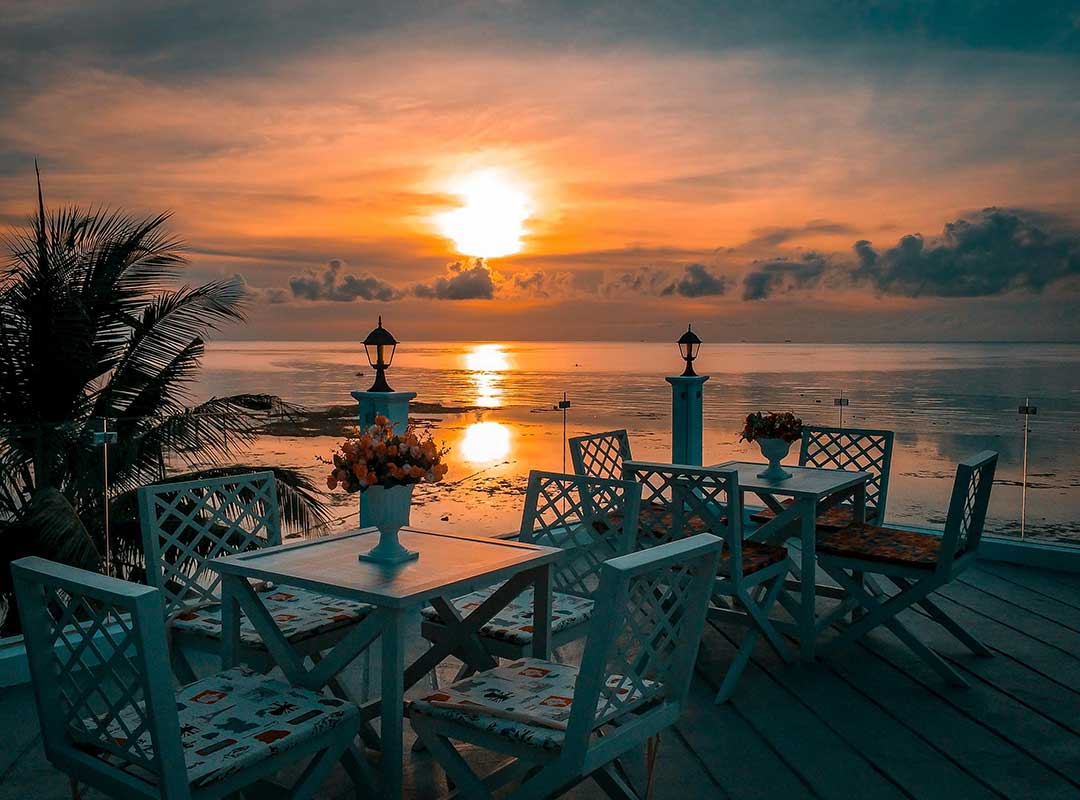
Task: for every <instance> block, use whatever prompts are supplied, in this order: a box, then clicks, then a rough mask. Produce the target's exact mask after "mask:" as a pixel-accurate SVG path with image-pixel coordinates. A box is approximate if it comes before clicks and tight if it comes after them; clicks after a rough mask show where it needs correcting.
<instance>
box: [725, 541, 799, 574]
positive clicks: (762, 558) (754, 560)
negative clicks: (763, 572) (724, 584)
mask: <svg viewBox="0 0 1080 800" xmlns="http://www.w3.org/2000/svg"><path fill="white" fill-rule="evenodd" d="M787 554H788V552H787V548H786V547H782V546H781V545H778V544H768V543H766V542H755V541H752V540H750V539H743V543H742V574H743V575H751V574H753V573H755V572H757V571H758V570H759V569H765V567H768V566H770V565H772V564H779V563H780V562H781V561H784V560H785V559H786V558H787ZM719 572H720V573H721V574H722V575H730V574H731V551H730V550H728V549H727V547H725V548H724V552H723V553H722V554H721V556H720V568H719Z"/></svg>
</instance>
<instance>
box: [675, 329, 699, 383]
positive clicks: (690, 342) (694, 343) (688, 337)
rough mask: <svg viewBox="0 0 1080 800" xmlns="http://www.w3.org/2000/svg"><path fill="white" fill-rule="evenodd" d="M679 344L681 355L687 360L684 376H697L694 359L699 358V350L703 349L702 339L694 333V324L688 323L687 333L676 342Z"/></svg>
mask: <svg viewBox="0 0 1080 800" xmlns="http://www.w3.org/2000/svg"><path fill="white" fill-rule="evenodd" d="M676 344H678V345H679V355H681V356H682V357H683V361H685V362H686V369H684V370H683V374H682V375H681V376H680V377H682V378H696V377H697V373H696V372H694V359H695V358H697V354H698V351H699V350H701V339H699V338H698V335H697V334H696V333H694V326H693V325H687V326H686V333H684V334H683V335H682V336H680V337H679V341H678V342H677V343H676Z"/></svg>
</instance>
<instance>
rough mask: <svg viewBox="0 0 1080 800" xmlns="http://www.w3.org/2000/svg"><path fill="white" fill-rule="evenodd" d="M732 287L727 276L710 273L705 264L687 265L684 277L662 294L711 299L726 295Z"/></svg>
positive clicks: (666, 288) (665, 289)
mask: <svg viewBox="0 0 1080 800" xmlns="http://www.w3.org/2000/svg"><path fill="white" fill-rule="evenodd" d="M730 285H731V281H730V280H729V279H728V278H727V277H726V276H724V275H720V274H718V273H715V272H712V271H710V270H709V268H708V267H706V266H705V265H704V264H687V265H686V268H685V269H684V270H683V274H682V276H681V277H680V278H679V279H678V280H677V281H675V282H674V283H671V284H668V285H667V286H666V287H664V289H663V291H662V292H661V294H662V295H665V296H667V295H672V294H678V295H681V296H683V297H711V296H714V295H721V294H724V293H725V292H726V291H727V290H728V287H729V286H730Z"/></svg>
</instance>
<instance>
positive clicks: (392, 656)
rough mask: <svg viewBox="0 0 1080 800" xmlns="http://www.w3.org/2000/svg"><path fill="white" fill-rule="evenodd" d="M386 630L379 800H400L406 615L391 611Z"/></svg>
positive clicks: (388, 610)
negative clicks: (383, 799) (380, 789)
mask: <svg viewBox="0 0 1080 800" xmlns="http://www.w3.org/2000/svg"><path fill="white" fill-rule="evenodd" d="M386 615H387V620H386V626H385V627H384V628H383V632H382V664H381V666H380V668H381V671H382V675H381V679H382V681H381V683H382V697H381V698H380V701H381V708H380V712H381V713H380V717H379V723H380V728H381V730H380V734H381V735H380V738H381V739H382V764H381V765H380V767H381V772H382V791H381V792H380V793H379V797H381V798H386V800H398V798H400V797H401V792H402V782H403V770H404V764H403V759H404V752H403V751H404V745H403V742H402V734H403V729H404V706H405V643H404V641H403V638H404V628H405V612H404V611H403V610H401V609H387V610H386Z"/></svg>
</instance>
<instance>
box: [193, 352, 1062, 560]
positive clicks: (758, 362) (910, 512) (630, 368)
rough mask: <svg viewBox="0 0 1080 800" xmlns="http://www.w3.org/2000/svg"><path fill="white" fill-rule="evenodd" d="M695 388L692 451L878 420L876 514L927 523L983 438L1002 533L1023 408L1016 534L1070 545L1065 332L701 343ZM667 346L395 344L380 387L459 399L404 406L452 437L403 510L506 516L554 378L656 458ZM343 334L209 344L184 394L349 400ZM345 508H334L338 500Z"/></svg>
mask: <svg viewBox="0 0 1080 800" xmlns="http://www.w3.org/2000/svg"><path fill="white" fill-rule="evenodd" d="M697 366H698V371H699V372H700V373H701V374H707V375H710V376H711V377H710V380H709V381H708V383H707V384H706V385H705V439H704V448H705V463H716V462H720V461H723V460H727V459H729V458H736V457H739V458H750V459H753V460H759V459H760V456H759V454H758V452H757V449H756V447H755V446H752V445H747V444H744V443H740V442H739V440H738V433H739V430H740V428H741V423H742V419H743V418H744V417H745V415H746V414H747V413H749V412H750V411H754V410H770V411H788V410H790V411H794V412H795V413H796V414H799V415H800V416H801V417H802V418H803V419H804V420H806V421H808V422H815V423H826V424H836V423H837V422H838V421H839V416H838V415H839V409H838V408H837V407H836V406H835V405H834V403H833V401H834V398H837V397H840V396H841V394H842V395H843V397H845V398H848V400H849V403H850V404H849V405H848V406H846V407H845V408H844V409H843V411H844V420H843V422H844V424H845V425H849V426H852V427H860V426H861V427H874V428H888V429H891V430H894V431H896V434H897V439H896V452H895V455H894V462H893V477H892V483H891V488H890V491H889V508H888V517H889V519H890V520H892V521H895V522H905V523H911V524H926V523H928V522H929V523H930V524H935V525H940V524H941V523H942V522H943V516H944V512H945V509H946V506H947V503H948V496H949V489H950V485H951V480H952V474H953V471H954V469H955V464H956V461H957V460H958V459H960V458H963V457H964V456H967V455H971V454H973V453H975V452H977V451H979V450H982V449H984V448H990V449H994V450H997V451H999V452H1000V453H1001V462H1000V465H999V468H998V478H999V481H998V483H997V485H996V486H995V488H994V494H993V500H992V503H991V513H990V519H989V523H988V524H989V528H990V529H991V530H992V531H993V532H995V533H999V534H1005V535H1011V536H1019V535H1020V531H1021V507H1022V503H1023V496H1024V492H1023V488H1022V487H1023V483H1024V473H1023V464H1024V454H1025V445H1024V442H1025V437H1024V418H1023V417H1022V416H1020V415H1019V414H1018V413H1017V407H1018V406H1019V405H1021V404H1024V403H1030V404H1031V405H1034V406H1036V407H1037V409H1038V412H1037V414H1036V415H1035V416H1033V417H1029V418H1028V419H1029V423H1030V430H1029V432H1028V437H1027V492H1026V514H1025V516H1024V519H1025V524H1024V532H1025V534H1026V536H1027V537H1029V538H1039V539H1053V540H1068V541H1073V542H1080V513H1078V512H1080V455H1078V452H1077V448H1078V446H1080V436H1078V433H1080V345H1065V344H1022V345H1018V344H897V345H828V344H825V345H810V344H746V343H741V344H721V343H715V344H707V345H705V346H704V348H703V349H702V353H701V358H700V360H699V361H698V362H697ZM680 367H681V362H680V361H679V359H678V354H677V352H676V349H675V346H674V345H673V344H646V343H595V342H558V343H518V342H506V343H464V342H409V343H405V344H403V345H401V346H400V347H399V348H398V353H397V355H396V357H395V360H394V364H393V368H392V369H391V370H390V372H389V373H388V377H389V380H390V382H391V384H392V385H393V386H394V388H395V389H399V390H403V391H406V390H407V391H415V392H417V394H418V397H417V400H418V401H422V402H426V403H439V404H443V405H444V406H450V407H464V406H468V407H472V408H473V410H470V411H467V412H464V413H448V414H434V413H421V414H418V415H416V416H419V417H421V418H422V419H423V420H424V421H425V423H426V424H429V425H431V426H432V427H433V428H434V429H435V433H436V436H437V438H441V439H444V440H445V441H446V443H447V444H448V445H449V446H450V447H451V448H452V452H451V455H450V463H451V472H450V474H449V475H448V477H447V480H446V482H445V483H444V484H441V485H439V486H437V487H430V488H425V490H424V491H423V492H421V493H420V494H419V495H418V498H417V501H418V507H417V509H416V510H415V511H414V517H413V521H414V523H419V524H422V525H430V526H438V527H442V528H446V527H450V528H454V529H458V530H462V531H466V532H475V533H478V534H484V533H493V532H498V531H506V530H511V529H514V528H516V527H517V524H518V517H519V515H520V503H521V496H522V494H521V493H522V490H523V487H524V483H525V476H526V475H527V474H528V471H529V470H530V469H534V468H539V469H556V470H557V469H561V468H562V465H563V459H564V456H565V448H564V447H563V442H564V437H563V417H562V412H560V411H557V410H555V409H554V408H553V406H554V405H555V404H556V403H557V402H558V401H559V400H560V399H561V398H562V395H563V392H566V394H567V397H568V398H569V400H570V402H571V408H570V410H569V412H568V413H567V419H566V432H567V433H568V434H569V435H571V436H572V435H576V434H579V433H586V432H593V431H599V430H604V429H608V428H615V427H625V428H627V429H628V430H629V431H630V436H631V444H632V447H633V450H634V455H635V457H637V458H644V459H658V460H667V459H668V458H669V456H670V387H669V385H668V384H667V383H665V382H664V376H665V375H670V374H678V372H679V371H680ZM371 379H372V376H371V370H370V368H369V367H368V365H367V363H366V360H365V358H364V355H363V349H362V348H361V347H360V345H359V344H350V343H341V342H327V343H319V342H225V343H216V344H213V345H211V346H210V347H209V349H208V353H207V356H206V359H205V370H204V374H203V377H202V381H201V383H200V384H199V385H198V387H197V389H196V392H197V393H198V394H199V395H201V396H202V397H209V396H211V395H223V394H230V393H236V392H266V393H271V394H277V395H280V396H282V397H283V398H285V399H286V400H289V401H292V402H295V403H300V404H303V405H305V406H309V407H314V408H317V407H325V406H329V405H343V404H346V403H351V402H352V399H351V398H350V396H349V392H350V391H352V390H354V389H363V388H366V387H367V386H368V385H369V384H370V383H371ZM335 442H336V439H335V438H333V437H315V438H310V437H309V438H301V437H268V438H267V439H265V440H263V441H261V442H260V443H259V445H258V446H257V447H256V451H255V453H253V454H252V458H253V459H254V460H258V461H260V462H261V463H264V464H272V463H276V464H282V465H289V466H296V467H301V468H304V469H309V470H311V472H312V475H315V476H319V478H320V482H321V476H322V472H323V470H322V468H321V467H320V466H319V465H318V464H317V462H316V456H317V455H320V454H322V455H326V454H328V453H329V452H330V451H331V450H332V448H333V446H334V444H335ZM334 502H335V504H336V505H337V507H338V509H339V512H340V515H341V516H342V519H341V521H340V522H339V525H340V526H341V527H346V526H348V525H349V524H350V523H351V524H355V503H354V501H353V499H352V498H348V497H341V496H339V497H336V498H335V499H334ZM350 512H351V513H350Z"/></svg>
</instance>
